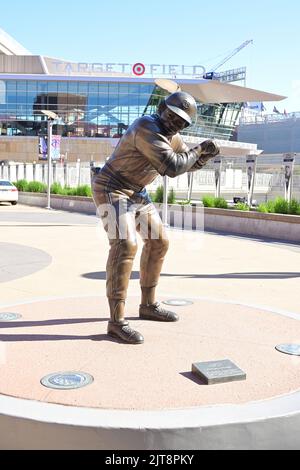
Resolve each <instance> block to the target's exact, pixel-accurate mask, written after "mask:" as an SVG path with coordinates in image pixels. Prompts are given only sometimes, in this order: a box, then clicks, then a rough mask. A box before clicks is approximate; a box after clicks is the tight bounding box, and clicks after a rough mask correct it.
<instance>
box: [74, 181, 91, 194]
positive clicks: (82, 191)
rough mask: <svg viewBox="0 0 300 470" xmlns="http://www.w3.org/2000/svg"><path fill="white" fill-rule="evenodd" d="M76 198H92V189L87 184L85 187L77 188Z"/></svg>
mask: <svg viewBox="0 0 300 470" xmlns="http://www.w3.org/2000/svg"><path fill="white" fill-rule="evenodd" d="M76 196H83V197H92V189H91V187H90V186H88V185H87V184H85V185H84V186H78V188H76Z"/></svg>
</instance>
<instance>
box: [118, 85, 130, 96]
mask: <svg viewBox="0 0 300 470" xmlns="http://www.w3.org/2000/svg"><path fill="white" fill-rule="evenodd" d="M119 93H120V94H123V95H125V94H128V93H129V83H120V84H119Z"/></svg>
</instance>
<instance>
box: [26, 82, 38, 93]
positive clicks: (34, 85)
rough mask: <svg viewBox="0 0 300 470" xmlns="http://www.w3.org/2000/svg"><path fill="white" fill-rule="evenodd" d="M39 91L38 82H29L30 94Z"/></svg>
mask: <svg viewBox="0 0 300 470" xmlns="http://www.w3.org/2000/svg"><path fill="white" fill-rule="evenodd" d="M37 89H38V85H37V82H36V81H31V80H30V81H28V82H27V90H28V92H34V91H37Z"/></svg>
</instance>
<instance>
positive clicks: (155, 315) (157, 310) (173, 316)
mask: <svg viewBox="0 0 300 470" xmlns="http://www.w3.org/2000/svg"><path fill="white" fill-rule="evenodd" d="M140 318H141V319H142V320H152V321H161V322H176V321H178V320H179V316H178V315H177V313H174V312H170V311H169V310H165V309H164V308H162V307H161V306H160V304H159V303H156V304H153V305H140Z"/></svg>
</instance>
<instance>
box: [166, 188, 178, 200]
mask: <svg viewBox="0 0 300 470" xmlns="http://www.w3.org/2000/svg"><path fill="white" fill-rule="evenodd" d="M175 202H176V194H175V190H174V188H171V189H170V191H169V194H168V204H175Z"/></svg>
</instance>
